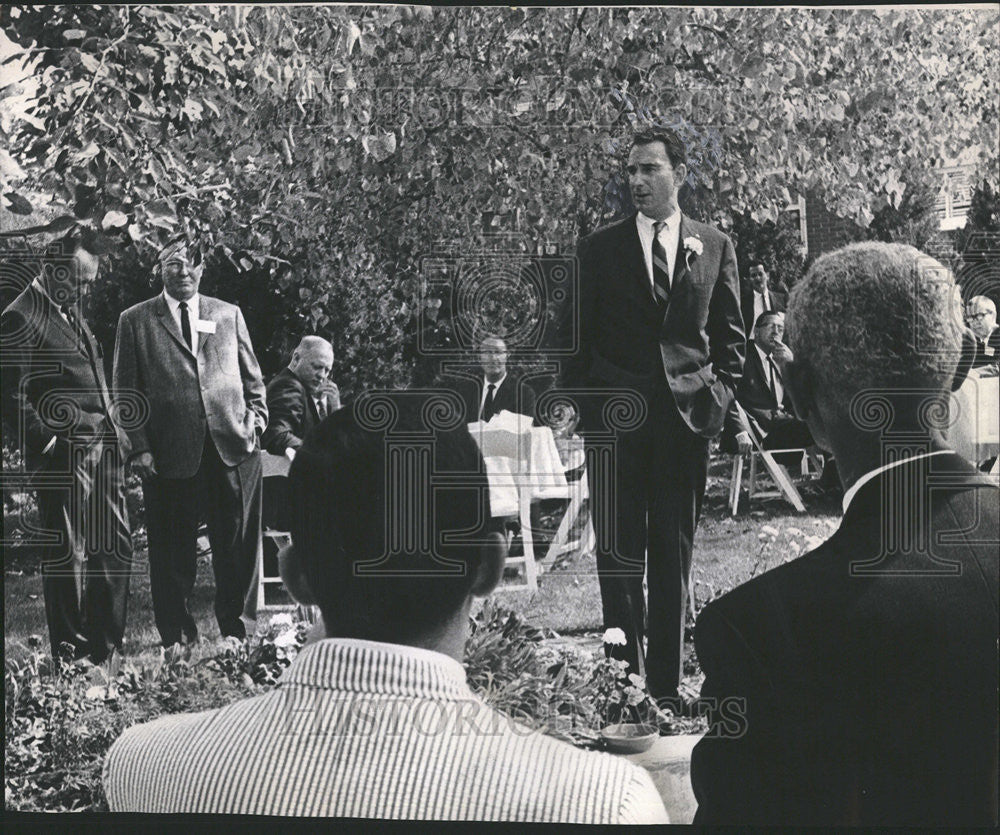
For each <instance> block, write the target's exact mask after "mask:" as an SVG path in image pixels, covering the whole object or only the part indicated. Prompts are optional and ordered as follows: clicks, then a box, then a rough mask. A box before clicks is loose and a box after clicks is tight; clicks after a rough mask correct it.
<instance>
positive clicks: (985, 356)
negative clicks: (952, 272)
mask: <svg viewBox="0 0 1000 835" xmlns="http://www.w3.org/2000/svg"><path fill="white" fill-rule="evenodd" d="M965 319H966V321H967V322H968V323H969V328H970V329H971V330H972V333H973V335H974V336H975V337H976V356H975V358H974V359H973V361H972V367H973V368H982V367H983V366H988V365H994V366H995V365H997V363H998V362H1000V326H998V325H997V306H996V304H994V302H993V299H991V298H989V296H973V297H972V298H971V299H969V303H968V304H967V305H966V308H965Z"/></svg>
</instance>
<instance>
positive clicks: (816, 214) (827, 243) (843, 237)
mask: <svg viewBox="0 0 1000 835" xmlns="http://www.w3.org/2000/svg"><path fill="white" fill-rule="evenodd" d="M852 226H854V222H853V221H850V220H848V219H846V218H842V217H838V216H837V215H835V214H834V213H833V212H831V211H830V210H829V209H827V208H826V205H825V204H824V203H823V202H822V201H821V200H820V199H819V198H818V197H816V195H815V194H812V193H807V194H806V241H807V245H808V247H809V258H810V260H811V259H813V258H815V257H816V256H817V255H822V254H823V253H824V252H829V251H830V250H831V249H836V248H837V247H839V246H843V245H844V244H846V243H848V242H850V241H851V240H855V239H856V238H855V237H854V236H852V235H850V232H849V230H850V228H851V227H852Z"/></svg>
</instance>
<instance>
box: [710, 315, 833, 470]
mask: <svg viewBox="0 0 1000 835" xmlns="http://www.w3.org/2000/svg"><path fill="white" fill-rule="evenodd" d="M784 333H785V314H784V313H780V312H778V311H774V310H772V311H765V312H764V313H761V314H760V316H758V317H757V324H756V326H755V327H754V331H753V334H754V338H753V339H751V340H748V342H747V358H746V362H744V363H743V377H742V378H741V379H740V384H739V387H738V388H737V389H736V400H735V401H734V402H733V405H732V406H731V407H730V409H729V413H728V414H727V415H726V423H725V426H724V428H723V432H722V438H721V440H720V443H719V448H720V449H721V450H722V451H723V452H728V453H735V452H740V453H741V454H742V453H747V452H749V451H750V447H751V444H750V435H749V433H748V431H747V430H748V429H750V430H751V431H754V432H756V433H757V437H758V438H760V439H761V440H762V441H763V446H764V448H765V449H800V448H805V447H810V446H812V445H813V440H812V435H810V434H809V427H808V426H806V424H805V423H804V422H803V421H801V420H799V419H798V418H796V417H795V415H794V414H793V413H792V401H791V396H790V395H789V393H788V389H787V388H786V387H785V383H784V378H783V377H782V373H781V368H782V367H783V366H784V365H785V364H786V363H787V362H788V361H789V360H791V359H792V352H791V350H790V349H789V348H788V346H787V345H785V343H784V342H782V341H781V338H782V336H783V335H784ZM736 403H739V404H740V406H742V407H743V409H744V411H745V412H746V414H747V417H748V418H749V419H750V421H751V423H752V424H753V425H752V426H751V427H745V426H744V425H743V423H742V421H741V420H740V417H739V412H738V411H737V409H736Z"/></svg>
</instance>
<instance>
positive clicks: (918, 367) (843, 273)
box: [785, 242, 962, 397]
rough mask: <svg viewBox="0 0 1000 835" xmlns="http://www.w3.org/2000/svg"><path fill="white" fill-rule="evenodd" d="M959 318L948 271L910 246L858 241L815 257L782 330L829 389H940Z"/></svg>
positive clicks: (953, 356) (951, 365) (952, 356)
mask: <svg viewBox="0 0 1000 835" xmlns="http://www.w3.org/2000/svg"><path fill="white" fill-rule="evenodd" d="M961 313H962V311H961V302H960V299H959V294H958V291H957V288H956V285H955V281H954V277H953V276H952V274H951V271H950V270H948V268H947V267H945V266H943V265H942V264H940V263H939V262H937V261H935V260H934V259H933V258H931V257H929V256H927V255H924V254H923V253H922V252H920V251H919V250H917V249H914V248H913V247H912V246H905V245H903V244H887V243H875V242H870V243H859V244H851V245H850V246H845V247H843V248H842V249H838V250H836V251H834V252H830V253H828V254H826V255H823V256H821V257H820V258H818V259H817V260H816V262H815V263H814V264H813V265H812V267H811V268H810V269H809V272H808V273H807V274H806V276H805V277H804V278H803V279H802V280H801V281H799V282H798V283H797V284H796V285H795V286H794V288H792V292H791V296H790V297H789V300H788V314H787V321H786V328H785V330H786V337H787V339H788V343H789V346H790V347H791V349H792V351H793V352H794V354H795V358H796V360H797V361H802V362H804V363H805V364H807V365H808V366H809V367H810V368H811V369H812V371H813V372H814V373H815V375H816V378H817V382H818V383H819V384H820V385H822V386H824V387H829V389H830V390H831V391H834V392H837V393H840V394H843V395H845V396H847V397H850V395H852V394H853V393H856V392H859V391H864V390H868V389H881V390H887V389H889V390H891V389H897V390H899V389H922V390H927V389H938V388H944V387H945V386H947V385H948V383H949V382H950V380H951V378H952V377H953V375H954V373H955V365H956V363H957V361H958V355H959V351H960V348H961V338H962V337H961V332H962V329H961V321H962V318H961Z"/></svg>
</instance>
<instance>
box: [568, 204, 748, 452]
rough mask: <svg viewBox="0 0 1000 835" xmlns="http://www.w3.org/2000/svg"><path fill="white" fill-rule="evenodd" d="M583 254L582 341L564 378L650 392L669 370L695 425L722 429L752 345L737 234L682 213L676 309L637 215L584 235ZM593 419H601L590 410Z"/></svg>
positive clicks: (573, 384)
mask: <svg viewBox="0 0 1000 835" xmlns="http://www.w3.org/2000/svg"><path fill="white" fill-rule="evenodd" d="M686 238H697V239H698V240H699V241H700V242H701V245H702V249H703V251H702V253H701V254H700V255H696V254H694V253H693V252H686V251H685V248H684V240H685V239H686ZM578 260H579V263H580V265H581V275H580V305H579V312H580V343H579V350H578V351H577V352H576V354H575V356H574V357H573V358H572V360H570V361H568V362H567V363H566V365H565V367H564V372H563V376H562V384H563V385H564V386H565V387H567V388H581V389H587V388H594V387H597V388H601V387H609V388H620V387H628V388H637V389H639V390H640V391H642V390H643V389H644V388H646V387H648V386H655V381H656V380H657V379H660V378H663V377H664V376H665V377H666V381H667V384H668V386H669V388H670V392H671V394H672V396H673V400H674V403H675V404H676V406H677V410H678V412H679V413H680V415H681V417H682V418H683V420H684V422H685V423H686V424H687V425H688V427H689V428H690V429H691V431H692V432H694V433H695V434H696V435H701V436H703V437H706V438H711V437H714V436H716V435H718V434H719V432H720V431H721V430H722V423H723V420H724V419H725V416H726V411H727V409H728V408H729V404H730V402H731V401H732V397H733V394H734V392H735V390H736V386H737V383H738V382H739V379H740V373H741V369H742V367H743V355H744V352H745V350H746V337H745V335H744V331H743V327H742V321H743V320H742V315H741V313H740V302H739V279H738V276H737V269H736V251H735V250H734V249H733V244H732V242H731V241H730V240H729V238H727V237H726V236H725V235H724V234H723V233H722V232H720V231H719V230H718V229H715V228H714V227H712V226H708V225H706V224H704V223H699V222H697V221H695V220H692V219H691V218H689V217H687V216H685V215H682V217H681V227H680V240H679V245H678V247H677V260H676V262H675V268H674V275H673V280H672V282H671V291H670V303H669V306H668V307H667V311H666V314H664V312H663V309H662V308H661V307H660V306H659V305H658V304H657V302H656V300H655V296H654V295H653V289H652V284H651V283H650V281H649V274H648V272H647V271H646V262H645V257H644V254H643V251H642V245H641V242H640V240H639V232H638V230H637V228H636V216H635V215H634V214H633V215H631V216H629V217H627V218H625V219H624V220H621V221H618V222H617V223H613V224H611V225H610V226H606V227H604V228H602V229H599V230H597V231H596V232H594V233H593V234H591V235H588V236H587V237H586V238H584V239H583V240H581V241H580V245H579V248H578ZM583 419H584V423H585V424H586V423H588V422H590V423H593V420H590V421H588V417H587V415H586V413H585V414H584V416H583ZM584 428H585V429H586V428H588V427H587V426H586V425H585V426H584ZM589 428H591V429H593V428H594V427H593V426H591V427H589Z"/></svg>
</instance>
